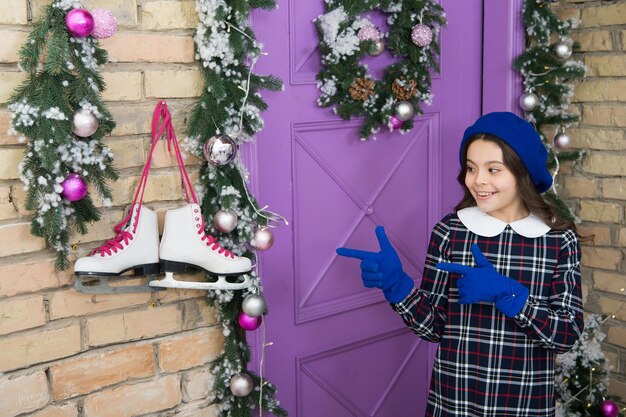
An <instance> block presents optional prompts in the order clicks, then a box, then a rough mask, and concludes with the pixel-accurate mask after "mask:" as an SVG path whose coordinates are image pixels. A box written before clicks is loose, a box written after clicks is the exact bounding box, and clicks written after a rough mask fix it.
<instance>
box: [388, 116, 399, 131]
mask: <svg viewBox="0 0 626 417" xmlns="http://www.w3.org/2000/svg"><path fill="white" fill-rule="evenodd" d="M389 123H391V127H393V128H394V129H400V128H401V127H402V120H400V119H398V118H397V117H396V116H391V118H390V119H389Z"/></svg>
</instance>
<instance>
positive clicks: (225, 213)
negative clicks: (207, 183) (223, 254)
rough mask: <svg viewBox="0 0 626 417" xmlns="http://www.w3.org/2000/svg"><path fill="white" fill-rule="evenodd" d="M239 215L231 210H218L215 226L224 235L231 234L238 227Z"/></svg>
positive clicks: (215, 216) (214, 221)
mask: <svg viewBox="0 0 626 417" xmlns="http://www.w3.org/2000/svg"><path fill="white" fill-rule="evenodd" d="M237 221H238V219H237V213H235V212H234V211H233V210H231V209H226V210H218V211H217V213H215V215H214V216H213V225H214V226H215V228H216V229H217V230H219V231H220V232H222V233H230V232H232V231H233V230H235V227H237Z"/></svg>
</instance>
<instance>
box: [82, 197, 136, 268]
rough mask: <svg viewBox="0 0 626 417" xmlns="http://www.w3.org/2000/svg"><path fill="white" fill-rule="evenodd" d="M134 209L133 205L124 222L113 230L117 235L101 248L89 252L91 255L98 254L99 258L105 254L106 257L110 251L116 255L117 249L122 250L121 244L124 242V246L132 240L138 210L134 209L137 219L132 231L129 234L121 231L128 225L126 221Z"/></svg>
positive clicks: (126, 231)
mask: <svg viewBox="0 0 626 417" xmlns="http://www.w3.org/2000/svg"><path fill="white" fill-rule="evenodd" d="M134 207H135V206H134V205H133V206H131V210H130V211H129V212H128V215H127V216H126V217H125V218H124V220H122V221H121V222H120V223H118V224H116V225H115V228H114V229H113V230H115V233H116V234H117V235H116V236H115V237H114V238H113V239H111V240H107V241H106V242H105V243H104V244H103V245H102V246H99V247H97V248H96V249H94V250H93V251H91V254H92V255H96V254H98V253H99V254H100V256H104V254H105V253H106V254H107V255H111V251H113V253H117V250H118V249H119V250H123V249H124V245H122V242H124V244H125V245H128V242H129V241H131V240H133V235H134V233H135V231H136V230H137V223H138V222H139V208H137V209H136V211H137V217H136V220H135V223H134V224H133V231H132V232H129V231H128V230H125V229H124V230H122V227H124V226H125V225H126V223H128V220H129V219H130V218H131V216H132V213H133V209H134Z"/></svg>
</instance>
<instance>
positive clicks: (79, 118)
mask: <svg viewBox="0 0 626 417" xmlns="http://www.w3.org/2000/svg"><path fill="white" fill-rule="evenodd" d="M98 127H100V122H99V121H98V118H97V117H96V116H95V115H94V114H93V113H92V112H90V111H89V110H87V109H80V110H77V111H76V112H74V117H73V119H72V132H74V134H75V135H76V136H80V137H81V138H87V137H89V136H91V135H93V134H94V133H96V131H97V130H98Z"/></svg>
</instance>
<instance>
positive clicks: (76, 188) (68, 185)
mask: <svg viewBox="0 0 626 417" xmlns="http://www.w3.org/2000/svg"><path fill="white" fill-rule="evenodd" d="M61 187H63V192H62V193H61V197H63V198H64V199H66V200H68V201H78V200H80V199H81V198H83V197H84V196H86V195H87V183H86V182H85V180H84V179H83V178H82V177H81V176H80V175H78V174H75V173H71V174H70V175H68V176H67V177H66V178H65V179H64V180H63V182H62V183H61Z"/></svg>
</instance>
